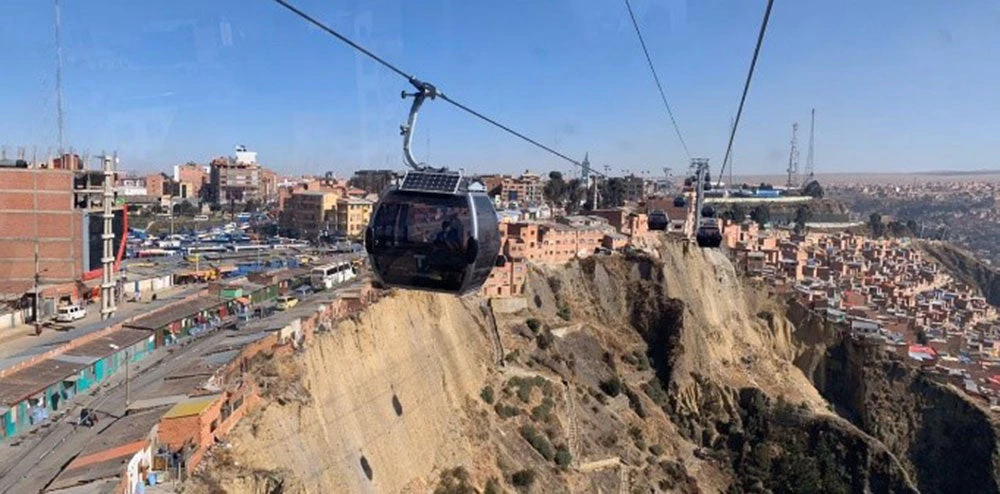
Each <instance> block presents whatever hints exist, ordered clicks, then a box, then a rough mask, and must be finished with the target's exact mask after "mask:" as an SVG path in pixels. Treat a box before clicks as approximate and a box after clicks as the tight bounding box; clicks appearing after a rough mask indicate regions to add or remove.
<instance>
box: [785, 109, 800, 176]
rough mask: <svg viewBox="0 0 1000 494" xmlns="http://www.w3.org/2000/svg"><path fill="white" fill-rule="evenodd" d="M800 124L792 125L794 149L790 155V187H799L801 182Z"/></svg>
mask: <svg viewBox="0 0 1000 494" xmlns="http://www.w3.org/2000/svg"><path fill="white" fill-rule="evenodd" d="M798 132H799V124H798V122H796V123H793V124H792V149H791V151H789V153H788V170H787V171H788V183H786V184H785V185H787V186H788V187H797V186H798V182H799V140H798Z"/></svg>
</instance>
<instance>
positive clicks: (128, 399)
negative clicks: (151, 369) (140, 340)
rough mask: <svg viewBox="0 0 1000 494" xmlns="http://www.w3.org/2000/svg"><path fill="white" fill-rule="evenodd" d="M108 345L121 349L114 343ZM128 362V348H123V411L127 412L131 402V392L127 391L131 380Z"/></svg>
mask: <svg viewBox="0 0 1000 494" xmlns="http://www.w3.org/2000/svg"><path fill="white" fill-rule="evenodd" d="M108 346H109V347H111V348H112V349H114V350H116V351H117V350H120V349H121V347H120V346H118V345H116V344H114V343H109V344H108ZM129 364H131V362H130V359H129V349H128V348H126V349H125V413H128V406H129V405H130V404H131V403H132V400H131V394H130V392H129V391H130V388H129V385H130V384H131V383H130V381H131V379H130V377H131V376H130V373H129V367H130V365H129Z"/></svg>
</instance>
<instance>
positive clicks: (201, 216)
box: [194, 214, 208, 221]
mask: <svg viewBox="0 0 1000 494" xmlns="http://www.w3.org/2000/svg"><path fill="white" fill-rule="evenodd" d="M194 220H195V221H208V215H204V214H199V215H198V216H195V217H194Z"/></svg>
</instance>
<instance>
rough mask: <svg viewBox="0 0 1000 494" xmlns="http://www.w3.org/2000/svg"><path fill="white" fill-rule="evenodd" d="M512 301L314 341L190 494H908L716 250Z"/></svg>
mask: <svg viewBox="0 0 1000 494" xmlns="http://www.w3.org/2000/svg"><path fill="white" fill-rule="evenodd" d="M526 292H527V293H526V296H525V297H524V299H523V300H522V301H520V303H518V302H519V301H509V300H508V301H494V303H492V304H488V303H487V302H486V301H483V300H480V299H477V298H475V297H472V298H468V299H457V298H454V297H449V296H444V295H429V294H422V293H414V292H396V293H394V294H391V295H389V296H387V297H385V298H383V299H382V300H381V301H379V302H378V303H376V304H375V305H374V306H372V307H371V308H369V309H368V310H367V311H366V312H365V313H363V314H362V315H360V316H359V317H356V318H354V319H352V320H349V321H345V322H344V323H342V324H340V325H339V326H338V327H337V328H334V330H333V331H331V332H330V333H328V334H322V335H319V336H318V337H317V339H316V341H315V342H314V343H313V344H312V346H311V347H309V348H308V349H306V351H305V352H304V353H302V354H301V355H297V356H293V357H290V359H291V360H288V361H287V362H286V361H282V362H283V363H280V364H279V363H271V364H269V365H270V368H271V370H270V371H268V372H270V374H273V375H276V376H279V377H280V378H283V379H285V380H286V382H287V381H294V382H299V383H300V385H297V386H294V387H293V389H291V390H282V392H280V393H277V392H275V393H272V399H269V400H265V404H264V405H263V407H262V408H261V409H260V410H259V411H258V412H255V413H254V414H253V415H252V416H251V417H249V418H248V419H245V420H244V421H243V422H242V423H241V424H240V425H239V426H238V427H237V428H236V430H235V431H234V433H233V434H232V435H231V436H230V437H228V438H227V441H228V442H230V443H231V445H232V447H231V449H229V450H227V453H225V454H219V455H217V456H216V460H215V461H214V463H210V464H209V465H208V466H207V468H206V469H205V470H204V472H203V473H202V474H201V475H200V477H199V479H198V480H197V481H195V482H192V483H190V484H188V486H187V488H188V489H189V490H190V491H192V492H202V491H205V490H211V489H216V488H218V489H222V490H225V491H230V492H242V491H244V489H245V488H246V486H251V487H250V489H252V490H258V489H262V490H266V491H269V492H427V491H428V490H434V489H440V490H441V491H442V492H472V491H470V490H468V489H476V490H479V491H481V492H482V491H485V492H500V489H503V490H507V491H510V490H520V491H533V492H546V493H548V492H612V491H616V490H617V491H619V492H631V491H637V492H649V491H651V490H653V491H661V492H725V491H730V492H744V491H764V490H771V491H775V492H789V491H791V492H794V491H796V490H809V489H813V490H815V491H826V492H852V491H869V492H913V491H914V490H915V489H914V487H915V482H916V481H915V480H912V478H913V475H912V474H914V473H917V474H919V473H920V471H921V469H924V468H926V467H925V463H918V462H915V461H913V460H910V459H907V460H906V461H905V462H901V461H900V460H899V459H897V457H896V455H895V454H896V453H898V452H897V451H896V450H894V449H892V448H887V447H886V446H885V445H884V444H883V443H882V442H880V441H879V440H878V439H876V438H877V437H878V432H879V431H878V430H875V429H871V430H870V433H871V435H869V434H868V433H866V432H864V431H862V430H861V429H863V428H864V423H863V421H858V420H855V422H854V423H852V422H850V421H848V420H844V419H842V418H840V417H838V416H836V415H835V414H834V413H832V412H831V410H830V409H831V407H830V404H829V403H828V402H827V401H826V400H825V399H824V398H823V396H821V395H820V393H819V392H818V391H817V390H816V388H814V387H813V386H812V384H811V383H810V378H813V379H814V380H816V379H817V376H822V378H823V379H825V380H826V382H842V381H843V379H851V377H849V376H846V375H845V376H841V375H835V374H834V373H832V371H830V370H829V363H830V362H832V360H831V359H830V358H828V357H827V351H826V350H827V347H828V346H830V345H833V344H835V341H834V340H835V338H834V337H833V336H832V335H833V334H835V333H833V332H832V330H831V328H829V327H828V326H827V325H825V324H824V323H823V322H822V321H818V320H806V319H808V318H805V319H803V321H802V324H800V326H799V327H798V329H796V327H795V326H793V325H792V324H791V323H790V322H789V321H788V319H787V318H786V313H787V312H788V309H787V308H786V307H785V306H783V305H782V304H779V303H777V302H775V301H773V300H770V299H768V298H767V297H765V296H763V295H762V294H760V293H758V292H756V291H754V290H753V289H750V288H745V287H744V286H743V284H742V283H741V282H740V280H738V278H737V276H736V274H735V272H734V271H733V268H732V265H731V264H730V263H729V262H728V261H727V260H726V259H725V258H724V257H723V256H722V254H721V253H719V252H716V251H703V250H700V249H694V248H692V249H690V251H689V252H685V249H684V248H683V247H682V246H681V245H677V244H667V245H660V246H655V249H654V254H653V255H652V256H638V257H632V258H623V257H617V256H612V257H595V258H590V259H586V260H582V261H574V262H571V263H568V264H567V265H564V266H559V267H550V268H545V269H540V268H533V271H532V272H531V273H530V276H529V283H528V286H527V290H526ZM805 314H806V315H808V312H807V311H806V312H805ZM500 362H503V365H501V364H500ZM796 365H798V367H797V366H796ZM800 367H801V368H802V369H805V372H803V371H802V370H800ZM275 369H277V370H275ZM271 379H272V381H273V377H272V378H271ZM296 380H297V381H296ZM862 380H864V379H862ZM272 381H269V382H272ZM277 387H279V386H278V384H277V383H275V389H277ZM891 397H892V395H891V394H887V395H886V397H885V399H890V398H891ZM956 413H957V411H956ZM872 420H875V421H879V420H881V418H880V417H877V416H876V417H873V418H872ZM928 420H929V419H928ZM859 425H860V427H861V428H859ZM866 430H868V429H866ZM872 436H875V437H872ZM989 441H993V439H984V444H985V443H988V442H989ZM918 442H919V441H918ZM994 442H995V441H994ZM983 448H986V446H985V445H984V446H983ZM907 462H909V463H907ZM984 471H989V469H986V470H984ZM990 475H991V473H987V474H986V476H990ZM977 485H979V484H977ZM260 486H263V487H260Z"/></svg>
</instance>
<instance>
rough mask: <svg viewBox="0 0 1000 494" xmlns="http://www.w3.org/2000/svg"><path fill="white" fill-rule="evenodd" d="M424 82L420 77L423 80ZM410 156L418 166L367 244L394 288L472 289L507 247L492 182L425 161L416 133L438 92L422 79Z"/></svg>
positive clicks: (381, 209)
mask: <svg viewBox="0 0 1000 494" xmlns="http://www.w3.org/2000/svg"><path fill="white" fill-rule="evenodd" d="M418 82H419V81H418ZM415 85H416V86H417V88H418V90H419V91H418V92H417V93H415V94H406V93H405V92H404V93H403V96H404V97H407V96H412V97H414V102H413V106H412V107H411V109H410V118H409V121H408V122H407V125H405V126H403V127H402V131H403V132H402V133H403V137H404V139H403V155H404V157H405V158H406V161H407V163H408V164H409V165H410V167H411V168H413V169H412V170H410V171H408V172H407V173H406V175H405V176H404V177H403V179H402V182H401V183H400V184H399V185H398V186H394V187H391V188H389V189H388V190H387V191H386V192H385V193H384V194H383V195H382V197H381V198H380V199H379V201H378V204H376V206H375V211H374V212H373V213H372V216H371V219H370V221H369V224H368V228H367V229H366V231H365V250H366V251H367V252H368V256H369V260H370V264H371V266H372V270H373V272H374V273H375V276H376V277H377V280H378V281H379V282H380V283H381V284H382V285H384V286H387V287H398V288H404V289H413V290H425V291H433V292H444V293H453V294H456V295H464V294H466V293H469V292H472V291H475V290H478V289H479V288H480V287H482V285H483V283H484V282H485V281H486V279H487V278H489V276H490V271H492V269H493V266H494V265H495V264H497V263H498V262H499V261H498V254H499V253H500V230H499V225H498V222H497V214H496V210H495V209H494V208H493V201H491V200H490V198H489V196H487V195H486V188H485V187H484V186H483V185H482V184H481V183H479V182H477V181H474V180H471V179H470V178H469V177H465V176H463V174H462V173H460V172H453V171H448V170H444V169H439V170H432V169H430V168H429V167H427V166H426V165H424V164H417V163H416V161H415V160H414V159H413V156H412V154H411V153H410V137H411V136H412V130H413V126H414V124H415V122H416V116H417V111H418V110H419V108H420V105H421V104H422V103H423V100H424V98H426V97H430V98H432V99H433V98H434V97H435V96H436V94H437V93H436V90H435V89H434V88H433V86H431V85H429V84H426V83H419V85H418V84H415Z"/></svg>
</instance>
